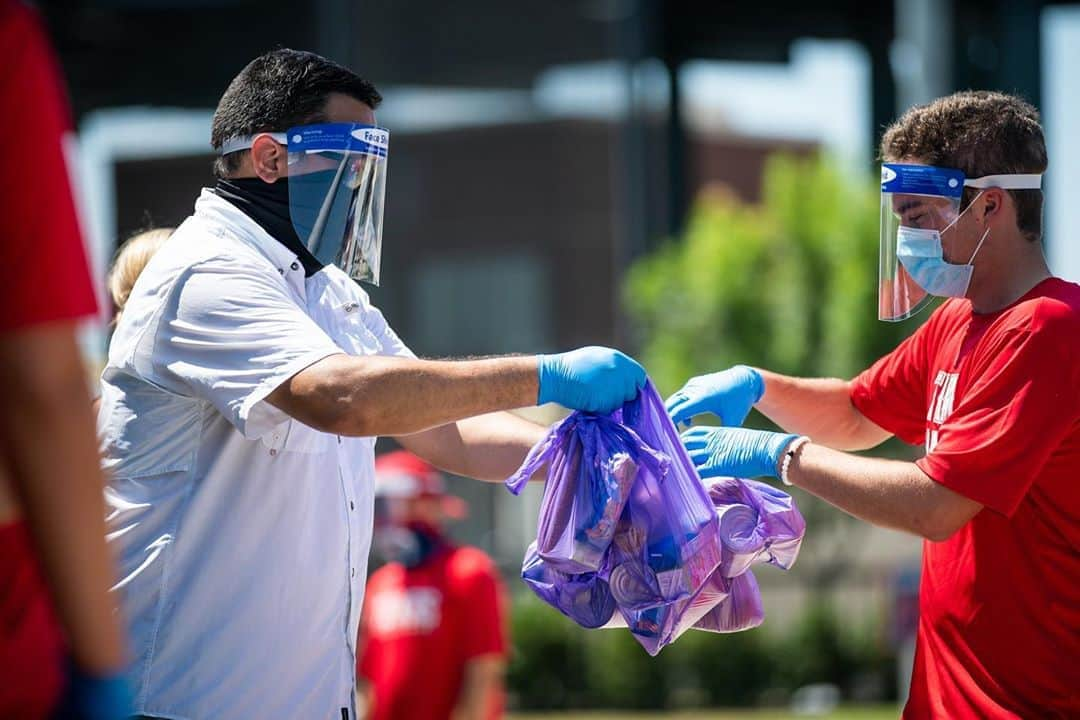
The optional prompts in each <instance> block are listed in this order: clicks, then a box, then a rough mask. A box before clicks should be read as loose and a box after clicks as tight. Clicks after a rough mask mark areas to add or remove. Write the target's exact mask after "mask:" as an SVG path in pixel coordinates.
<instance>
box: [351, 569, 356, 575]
mask: <svg viewBox="0 0 1080 720" xmlns="http://www.w3.org/2000/svg"><path fill="white" fill-rule="evenodd" d="M352 576H353V577H356V568H353V569H352Z"/></svg>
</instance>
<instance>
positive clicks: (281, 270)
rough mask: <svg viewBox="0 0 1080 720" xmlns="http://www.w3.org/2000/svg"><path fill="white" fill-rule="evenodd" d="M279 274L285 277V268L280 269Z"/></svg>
mask: <svg viewBox="0 0 1080 720" xmlns="http://www.w3.org/2000/svg"><path fill="white" fill-rule="evenodd" d="M277 272H278V275H284V274H285V268H278V269H277Z"/></svg>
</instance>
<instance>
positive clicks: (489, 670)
mask: <svg viewBox="0 0 1080 720" xmlns="http://www.w3.org/2000/svg"><path fill="white" fill-rule="evenodd" d="M505 672H506V660H505V659H504V658H503V657H502V656H501V655H487V656H483V657H478V658H473V659H472V660H469V661H468V662H466V663H465V671H464V673H462V681H461V693H460V695H459V697H458V701H457V705H456V706H455V707H454V710H453V713H452V714H451V716H450V718H451V720H483V719H484V718H487V717H490V715H491V711H492V705H493V703H494V702H495V701H496V698H497V697H498V695H499V694H500V693H501V692H502V688H503V675H504V674H505Z"/></svg>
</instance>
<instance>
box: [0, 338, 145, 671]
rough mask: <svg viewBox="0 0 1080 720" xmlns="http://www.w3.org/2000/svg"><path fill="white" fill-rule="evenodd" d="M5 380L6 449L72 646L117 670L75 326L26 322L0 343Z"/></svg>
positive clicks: (85, 661)
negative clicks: (33, 326) (29, 326)
mask: <svg viewBox="0 0 1080 720" xmlns="http://www.w3.org/2000/svg"><path fill="white" fill-rule="evenodd" d="M0 370H2V371H3V376H4V379H5V381H6V382H7V383H8V385H7V389H6V394H5V398H4V405H3V412H2V416H0V445H2V446H0V453H2V454H3V456H4V457H5V458H6V460H7V463H8V465H9V469H10V475H11V479H12V484H13V486H14V490H15V495H16V497H17V498H18V501H19V503H20V506H21V509H22V512H23V515H24V516H25V518H26V522H27V525H28V527H29V529H30V532H31V535H32V536H33V539H34V543H35V546H36V548H37V550H38V553H39V557H40V559H41V564H42V569H43V571H44V574H45V577H46V579H47V581H48V583H49V586H50V588H51V590H52V593H53V600H54V602H55V605H56V610H57V613H58V615H59V616H60V619H61V621H62V623H63V625H64V629H65V630H66V632H67V635H68V639H69V642H70V644H71V653H72V655H73V657H74V659H75V661H76V662H77V663H78V664H79V665H80V667H82V668H83V669H84V670H85V671H87V672H90V673H95V674H106V673H112V672H116V671H117V670H118V669H120V668H121V667H122V665H123V662H124V660H125V657H124V653H125V648H124V645H123V643H122V641H121V637H122V634H121V631H120V628H119V623H118V619H117V616H116V614H115V612H114V607H113V604H112V599H111V597H110V596H109V594H108V589H109V587H110V586H111V585H112V584H113V583H114V582H115V576H114V569H113V565H112V562H111V558H110V556H109V553H108V550H107V548H106V545H105V520H104V518H105V509H104V503H103V501H102V494H101V489H102V484H103V483H102V478H101V470H100V460H99V458H98V454H97V447H96V442H95V437H94V423H93V419H92V416H91V412H90V398H89V394H88V393H87V390H86V382H85V376H84V370H83V367H82V362H81V359H80V357H79V353H78V347H77V345H76V342H75V337H74V331H73V330H72V329H71V328H70V327H66V328H65V327H55V328H45V329H41V330H33V331H27V332H24V333H21V334H20V337H18V338H15V339H10V338H9V339H5V340H4V341H3V342H2V343H0Z"/></svg>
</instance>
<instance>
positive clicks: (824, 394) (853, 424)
mask: <svg viewBox="0 0 1080 720" xmlns="http://www.w3.org/2000/svg"><path fill="white" fill-rule="evenodd" d="M758 372H759V373H761V379H762V380H763V381H764V382H765V393H764V395H762V397H761V400H759V401H758V402H757V404H756V405H755V406H754V407H756V408H757V409H758V410H759V411H760V412H761V413H762V414H763V415H765V417H767V418H769V419H770V420H772V421H773V422H774V423H776V424H777V425H779V426H780V427H781V428H783V429H784V430H785V431H787V432H792V433H798V434H799V435H808V436H810V437H812V438H813V439H814V442H816V443H819V444H821V445H827V446H829V447H832V448H837V449H839V450H865V449H866V448H871V447H874V446H875V445H878V444H879V443H881V442H884V441H885V440H886V439H888V437H889V433H887V432H886V431H884V430H882V429H881V428H880V427H878V426H877V425H875V424H874V423H873V422H871V421H870V420H869V419H867V418H866V416H864V415H863V414H862V413H861V412H859V411H858V409H856V407H855V406H854V405H852V404H851V394H850V393H851V390H850V385H851V383H849V382H848V381H846V380H840V379H837V378H796V377H789V376H786V375H780V374H778V373H773V372H769V371H767V370H758Z"/></svg>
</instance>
